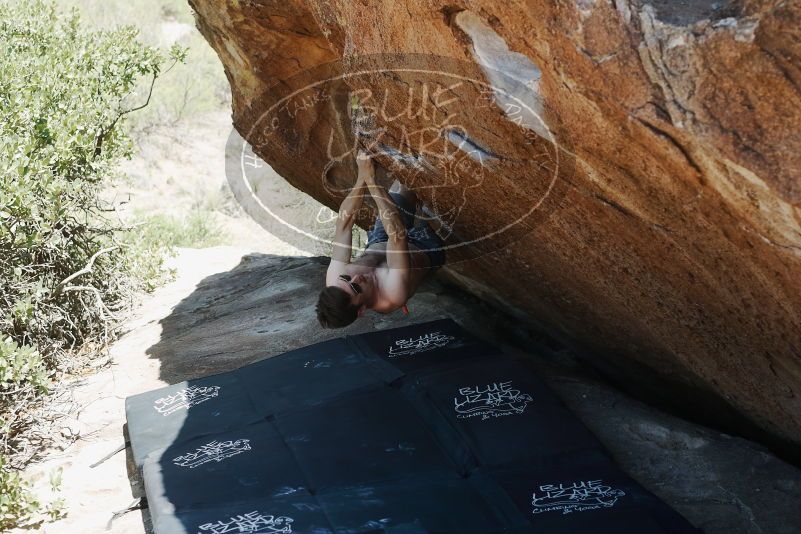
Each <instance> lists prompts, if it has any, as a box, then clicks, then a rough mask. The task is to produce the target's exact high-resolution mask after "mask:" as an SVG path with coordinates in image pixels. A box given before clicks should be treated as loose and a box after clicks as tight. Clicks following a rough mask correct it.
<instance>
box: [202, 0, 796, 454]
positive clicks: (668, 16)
mask: <svg viewBox="0 0 801 534" xmlns="http://www.w3.org/2000/svg"><path fill="white" fill-rule="evenodd" d="M190 4H191V5H192V6H193V8H194V9H195V11H196V12H197V22H198V26H199V28H200V30H201V32H202V33H203V34H204V35H205V36H206V38H207V39H208V41H209V42H210V43H211V45H212V46H213V47H214V48H215V50H216V51H217V52H218V54H219V56H220V58H221V59H222V62H223V64H224V66H225V70H226V74H227V76H228V78H229V80H230V82H231V87H232V91H233V119H234V125H235V127H236V129H237V130H238V131H239V133H241V134H242V136H243V137H245V138H246V139H247V140H248V141H249V142H250V143H251V144H252V145H253V147H254V148H253V149H254V152H255V153H256V154H258V155H259V156H261V157H262V158H263V159H264V160H266V161H267V162H268V163H269V164H270V165H271V166H272V167H273V168H274V169H275V170H276V171H277V172H278V173H280V174H281V175H282V176H283V177H284V178H286V179H287V180H288V181H289V182H290V183H292V184H293V185H294V186H296V187H298V188H299V189H301V190H303V191H305V192H307V193H309V194H310V195H312V196H313V197H315V198H316V199H318V200H320V201H321V202H323V203H324V204H326V205H327V206H329V207H330V208H332V209H336V208H337V206H338V205H339V202H340V201H341V199H342V195H343V192H344V191H345V189H346V188H347V187H348V186H349V185H351V184H352V182H353V176H354V168H353V167H352V164H351V163H350V162H351V161H352V157H351V156H352V148H353V140H354V139H355V138H358V139H359V140H360V141H359V142H360V143H362V144H363V145H368V146H371V147H373V148H374V149H375V150H376V151H378V152H379V153H380V154H381V155H380V156H379V157H378V162H379V165H380V166H381V167H382V168H383V169H384V170H385V171H386V174H388V175H391V177H394V178H398V179H400V180H401V181H403V182H404V183H406V184H407V185H409V186H411V187H414V188H415V189H416V190H417V191H418V194H419V196H420V198H421V200H422V201H423V202H424V203H425V205H426V206H427V209H428V211H427V214H428V215H429V216H430V217H431V218H432V219H433V220H434V221H435V222H436V223H437V224H438V225H440V226H441V231H442V232H443V235H446V236H447V243H448V245H449V247H450V248H449V250H448V253H449V258H450V265H449V267H448V269H447V271H448V273H447V274H448V275H449V276H450V277H451V279H453V280H456V281H457V282H459V283H460V284H462V285H463V286H465V287H468V288H469V289H471V290H473V291H475V292H477V293H479V294H485V295H489V296H491V297H492V298H494V299H496V301H497V303H499V304H502V305H504V306H506V307H507V309H510V310H514V311H515V312H520V313H521V314H523V315H525V316H528V317H533V318H536V319H537V320H538V321H540V322H542V323H544V324H545V325H546V326H548V327H550V328H551V329H552V330H553V331H556V332H559V333H560V335H561V336H562V337H563V338H564V339H569V340H571V341H572V342H574V343H575V344H576V346H579V347H583V348H584V349H586V350H588V351H589V352H590V353H592V354H593V358H594V359H595V361H597V362H602V363H603V365H604V366H605V367H606V370H607V371H608V372H610V373H613V374H614V375H615V376H616V377H617V378H619V379H620V380H621V381H622V382H628V383H629V384H636V383H638V382H640V383H642V382H643V380H642V376H644V374H650V373H652V374H653V376H657V377H661V379H660V380H661V382H649V383H648V384H649V388H651V387H652V386H653V388H656V386H659V388H662V389H659V391H664V392H665V394H666V395H671V394H672V395H674V396H676V392H679V391H680V392H682V394H681V396H682V397H684V398H687V399H698V398H702V396H703V395H707V396H709V398H716V399H718V402H717V404H719V405H720V406H728V407H732V408H734V409H735V410H736V411H737V412H738V413H739V414H742V415H744V416H745V417H746V418H747V419H748V420H749V421H750V422H752V423H754V424H755V425H756V426H757V427H759V428H761V429H763V430H765V431H767V432H769V433H770V434H772V435H773V436H776V437H779V438H781V439H783V440H785V443H788V444H791V445H792V444H795V445H797V444H799V443H801V207H799V206H801V180H799V175H801V1H798V0H788V1H785V2H774V1H767V0H742V1H741V2H736V3H735V2H731V3H728V2H726V1H725V0H724V1H722V2H720V1H717V2H711V1H709V0H691V1H688V2H669V1H663V0H652V1H650V2H643V1H634V0H614V1H606V0H575V1H573V2H551V1H548V0H527V1H522V0H520V1H517V0H516V1H509V2H497V1H489V0H472V1H470V2H466V1H463V0H450V1H448V2H445V1H441V0H427V1H422V0H396V1H395V2H392V3H382V2H377V1H367V0H363V1H354V0H326V1H322V0H282V1H281V2H276V1H271V0H262V1H259V2H253V1H249V0H238V1H233V2H228V1H223V0H190ZM363 221H364V222H365V224H369V216H367V215H365V216H364V217H363ZM653 388H652V389H653ZM684 392H692V393H693V394H687V395H685V393H684ZM699 395H701V396H699ZM710 406H711V404H710ZM705 407H706V406H705Z"/></svg>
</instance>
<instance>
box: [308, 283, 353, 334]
mask: <svg viewBox="0 0 801 534" xmlns="http://www.w3.org/2000/svg"><path fill="white" fill-rule="evenodd" d="M358 315H359V307H358V306H357V305H355V304H352V303H351V302H350V294H349V293H348V292H347V291H345V290H344V289H341V288H339V287H335V286H328V287H326V288H325V289H323V290H322V291H320V298H319V299H318V300H317V320H318V321H320V324H321V325H322V326H323V328H342V327H344V326H348V325H349V324H350V323H352V322H353V321H355V320H356V317H358Z"/></svg>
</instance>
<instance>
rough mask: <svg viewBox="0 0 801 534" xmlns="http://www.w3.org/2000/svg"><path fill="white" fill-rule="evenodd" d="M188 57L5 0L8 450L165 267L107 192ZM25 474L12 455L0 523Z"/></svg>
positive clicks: (1, 11) (1, 107) (0, 4)
mask: <svg viewBox="0 0 801 534" xmlns="http://www.w3.org/2000/svg"><path fill="white" fill-rule="evenodd" d="M184 57H185V51H184V50H183V49H181V48H180V47H173V48H172V49H171V51H170V53H169V56H168V57H165V55H164V54H163V53H162V52H160V51H159V50H158V49H156V48H153V47H150V46H146V45H144V44H142V43H140V42H139V41H138V40H137V34H136V31H135V30H134V29H132V28H128V27H126V28H120V29H115V30H110V31H94V32H92V31H86V30H84V29H83V27H82V25H81V22H80V20H79V18H78V16H77V14H76V13H75V12H72V13H71V14H69V15H65V14H63V13H57V12H56V10H55V8H54V6H53V4H51V3H50V2H46V1H43V0H28V1H24V2H16V1H7V0H0V424H1V425H2V430H3V439H2V440H1V441H0V445H1V446H0V457H1V456H2V455H4V454H6V455H8V454H10V449H13V441H14V439H15V437H18V436H19V435H20V433H21V432H22V431H23V429H21V428H18V427H17V426H16V425H17V422H16V420H15V414H18V413H20V412H21V411H22V410H24V406H23V407H21V406H20V405H21V403H23V404H24V402H26V401H27V400H32V399H34V398H36V396H38V395H40V394H42V393H43V392H44V391H45V390H46V388H47V384H48V379H49V377H51V376H52V375H54V374H55V373H57V372H58V371H63V370H65V369H68V368H69V366H70V365H71V364H70V357H69V356H70V355H71V354H72V353H73V351H75V350H78V349H84V348H85V347H87V346H102V345H104V344H105V343H107V342H108V341H110V339H111V336H112V333H113V330H114V327H115V326H116V322H117V320H118V319H119V318H120V317H121V312H123V311H124V310H125V309H126V308H127V307H128V306H129V305H130V303H131V299H132V296H133V295H134V294H135V293H136V292H138V291H139V290H142V289H152V287H153V279H154V277H157V276H158V275H159V268H160V265H161V252H163V249H164V248H165V246H164V245H161V244H158V243H153V242H147V241H145V240H142V239H131V233H130V229H129V228H124V227H122V225H121V223H120V222H119V218H118V217H116V216H115V211H114V209H113V206H111V205H109V204H107V203H106V202H104V201H103V200H102V196H101V194H100V193H101V188H103V187H105V186H107V185H108V183H109V181H111V180H114V179H115V178H117V177H118V170H117V164H118V162H119V161H120V159H121V158H125V157H130V155H131V151H132V143H131V140H130V138H129V137H128V135H127V134H126V132H125V129H124V128H123V125H124V123H125V121H126V120H127V119H128V117H129V114H130V113H131V112H133V111H137V110H139V109H142V108H143V107H144V106H146V105H147V104H148V103H149V101H150V96H151V93H152V90H153V87H154V84H155V81H156V78H157V77H158V76H160V75H161V74H163V73H164V72H166V71H165V69H164V67H165V65H166V64H168V63H171V64H172V65H174V64H176V63H178V62H180V61H182V60H183V59H184ZM167 70H169V69H167ZM142 80H145V81H146V82H145V83H144V85H143V84H142ZM141 87H144V91H138V90H137V88H141ZM11 407H13V410H12V409H11ZM11 452H13V451H11ZM15 480H17V479H16V478H14V477H13V476H11V475H9V473H8V469H7V468H5V467H2V466H0V486H1V487H2V490H3V492H2V494H1V497H2V500H0V526H5V525H6V524H7V523H5V522H6V521H11V520H12V519H13V518H17V519H18V518H19V517H22V516H23V515H24V514H23V515H19V514H17V512H20V513H21V512H23V511H24V510H27V509H28V505H27V504H25V503H26V502H28V501H25V500H24V499H25V498H24V497H22V496H21V495H23V494H24V491H23V490H21V489H19V490H16V489H14V488H19V487H21V486H19V485H18V484H17V482H15ZM6 490H8V493H6ZM15 496H16V497H15ZM9 499H10V501H9ZM15 499H16V501H15ZM14 502H16V504H14ZM9 510H11V511H9ZM15 514H16V515H15Z"/></svg>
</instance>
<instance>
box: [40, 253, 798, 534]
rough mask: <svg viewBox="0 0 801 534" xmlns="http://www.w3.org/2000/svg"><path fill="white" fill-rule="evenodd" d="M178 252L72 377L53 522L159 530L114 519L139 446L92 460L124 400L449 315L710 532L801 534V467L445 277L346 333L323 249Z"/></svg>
mask: <svg viewBox="0 0 801 534" xmlns="http://www.w3.org/2000/svg"><path fill="white" fill-rule="evenodd" d="M172 263H173V266H174V267H175V268H176V270H177V277H176V279H175V280H174V281H173V282H172V283H170V284H168V285H167V286H165V287H163V288H161V289H159V290H157V291H156V292H155V293H154V294H153V295H152V296H150V297H149V298H148V299H147V300H146V301H145V302H144V304H143V305H142V306H141V308H140V310H139V312H138V313H137V315H136V317H135V318H134V320H133V321H132V322H131V323H130V325H129V327H130V329H129V330H128V332H127V333H126V334H125V335H124V336H123V337H122V338H121V339H120V340H119V341H117V342H116V343H115V344H114V346H113V347H112V349H111V353H110V356H111V359H110V362H109V364H108V365H107V366H106V367H104V368H103V369H101V370H100V371H99V372H98V373H96V374H94V375H91V376H88V377H84V378H82V379H80V380H77V381H76V382H74V383H73V384H70V389H71V391H72V395H73V398H74V401H75V403H76V405H77V406H79V408H78V409H77V410H76V412H75V413H74V419H73V420H72V421H70V422H69V423H65V425H67V424H68V425H69V428H68V431H69V432H70V433H74V434H77V436H78V437H77V439H76V440H75V441H74V442H73V443H72V444H71V445H70V446H68V447H67V448H65V449H64V450H60V451H52V453H51V454H50V455H49V456H48V458H49V459H48V460H47V461H45V462H42V463H39V464H36V465H34V466H32V467H31V468H30V469H29V470H28V474H29V475H30V476H32V477H33V479H34V480H35V481H36V484H37V486H38V488H39V490H40V491H41V494H42V495H45V496H46V494H47V492H48V491H49V489H48V486H49V473H51V472H53V471H54V470H57V469H58V468H63V482H62V490H61V494H62V495H63V496H64V497H65V498H66V501H67V503H66V505H67V506H66V507H67V510H68V516H67V517H66V518H65V519H63V520H60V521H58V522H55V523H51V524H47V525H44V526H42V528H41V531H42V532H45V533H58V534H68V533H73V532H74V533H81V534H83V533H86V532H103V531H106V532H115V533H141V532H149V529H150V523H149V516H148V513H147V510H142V511H131V512H128V513H126V514H123V515H120V516H119V517H117V518H116V519H114V520H113V521H112V517H113V514H114V512H117V511H119V510H123V509H125V508H127V507H128V506H129V505H131V504H132V502H133V501H134V500H135V499H136V498H138V497H139V496H141V495H142V493H143V488H142V485H141V481H140V479H139V477H138V476H137V474H136V473H135V472H134V470H133V469H132V462H131V458H130V453H129V449H125V452H122V451H121V452H119V453H117V454H115V455H113V456H111V457H110V458H109V459H108V460H106V461H104V462H102V463H100V464H99V465H97V466H96V467H92V465H93V464H95V463H96V462H98V461H100V460H101V459H103V457H104V456H106V455H107V454H108V453H110V452H112V451H114V450H116V449H117V448H119V447H121V446H123V444H124V443H125V437H124V432H123V428H124V424H125V416H124V399H125V397H127V396H129V395H132V394H135V393H139V392H142V391H147V390H150V389H154V388H158V387H160V386H162V385H165V384H167V383H173V382H177V381H180V380H184V379H188V378H195V377H199V376H203V375H206V374H210V373H216V372H222V371H227V370H230V369H234V368H236V367H239V366H242V365H245V364H247V363H249V362H252V361H255V360H258V359H261V358H264V357H269V356H272V355H276V354H280V353H282V352H284V351H286V350H289V349H293V348H296V347H299V346H302V345H307V344H311V343H314V342H317V341H321V340H323V339H327V338H331V337H335V336H341V335H343V334H346V333H354V332H358V331H365V330H370V329H381V328H390V327H393V326H400V325H403V324H407V323H408V322H410V321H415V322H422V321H427V320H431V319H434V318H440V317H452V318H454V319H455V320H456V321H458V322H460V323H461V324H462V325H463V326H465V327H467V328H469V329H470V330H472V331H474V332H476V333H478V334H479V335H482V336H484V337H487V338H488V339H491V340H493V341H495V342H496V343H500V344H503V345H504V346H506V348H507V350H510V351H524V352H525V353H526V354H527V355H528V358H529V361H530V362H531V365H532V366H534V367H535V368H536V369H537V370H538V371H539V372H540V374H541V375H542V376H544V377H545V378H546V379H547V380H548V382H549V383H550V384H551V386H552V387H553V388H554V389H555V390H556V391H557V393H558V394H559V395H560V396H561V397H562V398H563V399H564V401H565V402H566V403H567V404H568V405H569V406H570V407H571V408H572V409H573V410H574V411H575V412H576V413H577V414H578V416H579V417H580V418H581V419H582V420H583V421H584V422H585V424H587V425H588V426H589V427H590V428H591V429H592V430H593V431H594V432H595V433H596V434H597V435H598V436H599V437H600V439H601V440H602V441H603V442H604V444H605V445H606V446H607V447H608V448H609V449H610V450H611V451H612V453H613V454H614V456H615V457H616V458H617V460H618V461H619V462H620V464H621V465H622V466H623V468H624V469H625V470H626V471H627V472H628V473H629V474H630V475H632V476H633V477H634V478H635V479H637V480H638V481H639V482H641V483H642V484H643V485H645V486H646V487H647V488H648V489H650V490H651V491H653V492H654V493H656V494H657V495H659V496H660V497H661V498H662V499H664V500H665V501H666V502H668V503H669V504H670V505H671V506H673V507H674V508H675V509H676V510H678V511H679V512H680V513H682V514H683V515H684V516H686V517H687V518H688V519H689V520H690V521H691V522H693V523H694V524H695V525H697V526H699V527H701V528H703V529H704V531H705V532H707V533H708V534H724V533H725V534H730V533H734V532H737V533H749V534H760V533H765V534H790V533H801V508H800V507H799V506H798V503H799V502H801V471H799V470H798V469H796V468H794V467H792V466H790V465H788V464H786V463H784V462H782V461H781V460H779V459H777V458H776V457H775V456H774V455H772V454H771V453H770V452H769V451H767V450H765V449H764V448H762V447H760V446H759V445H756V444H754V443H751V442H748V441H745V440H743V439H739V438H736V437H732V436H728V435H725V434H721V433H719V432H716V431H714V430H710V429H708V428H704V427H701V426H697V425H694V424H691V423H688V422H686V421H683V420H680V419H677V418H675V417H673V416H671V415H668V414H665V413H663V412H660V411H658V410H656V409H654V408H651V407H649V406H647V405H644V404H642V403H640V402H638V401H636V400H634V399H632V398H630V397H627V396H626V395H624V394H622V393H620V392H619V391H617V390H615V389H613V388H612V387H610V386H609V385H607V384H605V383H604V382H603V381H602V380H600V379H599V378H598V377H597V376H593V375H592V374H591V373H590V372H588V371H586V370H585V369H584V368H583V366H582V365H581V364H580V363H578V362H577V361H576V360H575V359H574V358H573V357H572V355H571V354H570V353H569V352H567V351H564V350H560V349H558V348H556V349H554V347H553V346H551V347H550V348H547V347H545V346H544V345H542V344H541V343H538V342H537V341H536V340H537V336H536V335H535V336H533V337H531V338H530V339H531V341H529V342H528V343H527V345H526V346H523V345H520V344H519V343H518V344H517V346H513V345H510V344H509V342H510V341H511V340H512V338H511V337H508V336H509V334H508V332H510V331H511V329H510V328H509V320H508V318H505V317H503V316H501V315H499V314H497V313H496V312H492V311H491V310H489V309H487V308H485V307H484V306H483V305H482V304H480V303H479V302H477V301H475V300H474V299H471V298H469V297H466V296H464V295H463V294H460V293H458V292H456V291H455V290H453V289H450V288H448V287H446V286H444V285H442V284H441V283H440V282H439V281H436V280H432V281H430V282H429V283H428V284H426V285H425V286H424V287H423V288H422V289H421V291H420V292H419V293H418V294H417V295H416V296H415V297H414V299H413V300H412V301H411V303H410V311H411V314H410V315H409V316H408V317H405V316H403V315H401V314H390V315H386V316H382V315H377V314H369V315H368V316H367V317H366V318H364V319H362V320H361V321H358V322H357V324H354V325H352V326H351V327H349V328H348V329H346V330H342V331H324V330H322V329H320V328H319V327H318V326H317V324H316V319H315V316H314V304H315V301H316V293H317V291H318V290H319V285H320V282H321V280H322V279H323V273H324V271H325V260H324V259H322V258H310V257H298V256H294V257H293V256H276V255H270V254H264V253H249V252H248V251H247V250H245V249H241V248H234V247H216V248H209V249H182V250H181V251H180V253H179V255H178V256H177V257H175V258H174V259H173V260H172ZM518 339H520V338H519V336H518Z"/></svg>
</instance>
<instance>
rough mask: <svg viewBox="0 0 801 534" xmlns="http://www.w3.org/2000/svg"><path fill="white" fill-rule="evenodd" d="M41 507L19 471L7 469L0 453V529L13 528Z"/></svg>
mask: <svg viewBox="0 0 801 534" xmlns="http://www.w3.org/2000/svg"><path fill="white" fill-rule="evenodd" d="M40 507H41V505H40V503H39V501H37V500H36V497H34V495H33V494H32V493H31V490H30V488H29V487H28V484H27V483H26V482H25V481H24V480H23V479H22V477H20V475H19V473H16V472H14V471H13V470H11V469H9V468H8V466H7V465H6V464H5V460H4V459H3V456H2V455H0V529H3V531H5V530H6V529H10V528H13V527H15V526H17V525H19V524H21V523H22V522H23V521H25V520H27V519H28V518H29V517H31V515H32V514H33V513H34V512H36V511H37V510H39V509H40Z"/></svg>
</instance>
